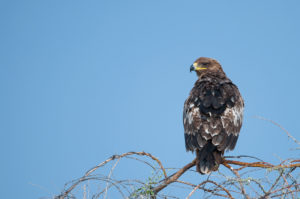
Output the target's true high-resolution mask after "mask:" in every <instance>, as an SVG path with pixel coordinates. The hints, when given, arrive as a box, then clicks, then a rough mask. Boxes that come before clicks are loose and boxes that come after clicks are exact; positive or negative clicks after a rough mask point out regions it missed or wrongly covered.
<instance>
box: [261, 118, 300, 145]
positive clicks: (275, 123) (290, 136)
mask: <svg viewBox="0 0 300 199" xmlns="http://www.w3.org/2000/svg"><path fill="white" fill-rule="evenodd" d="M255 117H256V118H258V119H260V120H265V121H268V122H271V123H272V124H274V125H276V126H278V127H279V128H281V129H282V130H283V131H284V132H285V133H286V134H287V136H288V137H289V138H291V139H292V140H293V141H294V142H295V143H296V144H298V145H300V142H299V141H298V140H297V139H296V138H294V137H293V136H292V135H291V134H290V133H289V132H288V131H287V130H286V129H285V128H283V127H282V126H281V125H280V124H278V123H277V122H274V121H273V120H270V119H267V118H264V117H262V116H255Z"/></svg>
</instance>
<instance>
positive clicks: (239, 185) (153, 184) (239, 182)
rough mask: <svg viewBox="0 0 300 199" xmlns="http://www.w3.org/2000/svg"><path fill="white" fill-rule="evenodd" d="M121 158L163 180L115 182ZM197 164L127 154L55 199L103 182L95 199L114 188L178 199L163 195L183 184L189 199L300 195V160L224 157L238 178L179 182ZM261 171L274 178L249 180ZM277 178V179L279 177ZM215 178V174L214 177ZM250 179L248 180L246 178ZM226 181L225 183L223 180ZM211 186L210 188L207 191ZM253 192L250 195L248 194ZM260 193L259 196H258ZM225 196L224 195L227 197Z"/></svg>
mask: <svg viewBox="0 0 300 199" xmlns="http://www.w3.org/2000/svg"><path fill="white" fill-rule="evenodd" d="M258 118H259V119H262V120H267V121H270V122H271V123H273V124H275V125H276V126H278V127H280V128H281V129H282V130H283V131H284V132H285V133H286V134H287V135H288V137H290V138H291V139H292V140H293V141H294V142H295V143H297V144H299V145H300V142H299V141H298V140H296V139H295V138H294V137H293V136H292V135H291V134H290V133H289V132H288V131H287V130H285V129H284V128H283V127H282V126H281V125H279V124H278V123H276V122H274V121H272V120H268V119H265V118H263V117H258ZM132 156H140V157H148V158H150V159H151V160H153V161H154V162H156V163H157V164H158V167H156V166H155V165H154V164H153V162H151V163H150V162H149V161H147V160H144V159H140V158H137V157H132ZM245 157H246V158H252V159H255V160H256V162H242V161H237V160H230V159H231V158H245ZM122 158H128V159H133V160H136V161H139V162H142V163H144V164H145V165H147V166H149V167H150V168H152V170H153V171H155V175H156V174H158V173H162V176H163V178H162V179H152V178H149V179H150V181H149V182H143V181H140V180H137V179H133V180H129V179H126V180H116V179H113V177H112V176H113V171H114V169H115V168H116V167H117V164H118V163H119V162H120V160H121V159H122ZM114 160H116V162H115V164H114V165H113V166H112V167H111V169H110V171H109V174H108V176H103V175H101V174H100V175H99V174H96V171H97V170H98V169H99V168H102V167H104V166H105V165H107V164H108V163H109V162H112V161H114ZM195 164H196V159H194V160H193V161H192V162H190V163H188V164H186V165H185V166H183V167H182V168H179V169H176V168H172V169H171V168H165V167H164V166H163V164H162V162H161V161H160V160H159V159H158V158H157V157H155V156H153V155H152V154H150V153H146V152H128V153H124V154H121V155H113V156H111V157H110V158H108V159H107V160H105V161H103V162H101V163H100V164H98V165H97V166H95V167H93V168H92V169H90V170H88V171H87V172H86V173H85V175H83V176H82V177H81V178H79V179H77V180H74V181H72V182H71V183H70V185H69V184H66V187H67V188H66V189H65V190H64V191H62V193H61V194H60V195H58V196H56V197H55V199H68V198H75V196H74V195H73V191H74V189H75V188H76V187H78V185H79V184H81V183H83V182H85V181H88V180H98V181H101V182H104V183H105V184H106V185H105V188H104V189H102V191H100V192H98V193H96V194H95V195H94V196H93V198H100V196H101V195H103V198H106V196H107V193H108V190H109V189H110V188H112V187H115V189H116V190H117V191H118V192H119V194H120V195H121V196H122V197H123V198H126V199H127V198H130V199H131V198H132V199H140V198H151V199H156V198H157V197H162V198H178V197H177V196H170V195H169V196H168V195H162V194H160V192H161V191H162V190H164V189H165V188H167V187H171V186H172V185H173V184H176V183H177V184H181V185H184V186H188V188H189V189H190V190H191V191H190V192H189V194H188V195H187V199H189V198H190V197H191V196H192V195H193V194H195V192H196V191H197V190H201V191H203V193H204V194H205V193H209V194H210V195H208V196H206V198H209V197H212V196H218V197H223V198H231V199H232V198H236V197H238V198H240V197H241V196H243V197H244V198H247V199H248V198H253V196H250V195H251V194H250V193H251V192H252V195H253V193H255V194H256V195H255V196H254V198H277V197H284V198H286V197H287V196H288V197H290V198H298V197H299V195H297V194H299V193H300V183H299V178H300V174H299V173H298V174H296V175H295V174H294V173H293V172H294V171H296V170H297V169H298V168H299V167H300V159H287V160H284V161H281V163H280V164H277V165H273V164H270V163H268V162H265V161H263V160H261V159H259V158H257V157H253V156H248V155H240V156H227V157H226V156H225V157H224V159H223V162H222V163H221V164H222V165H223V166H224V167H226V168H228V169H229V170H230V172H232V173H233V174H234V176H235V177H229V176H228V175H226V174H223V173H221V172H220V171H219V172H218V173H219V174H221V175H215V176H214V177H215V178H216V180H211V179H209V178H210V177H208V178H207V179H206V180H203V181H202V182H200V183H199V182H198V183H191V182H186V181H183V180H179V178H180V177H181V176H182V175H183V174H185V173H186V172H191V171H192V170H191V168H192V167H194V166H195ZM247 168H255V169H254V170H253V169H252V170H250V171H249V169H247ZM174 169H175V170H177V171H176V172H174V173H172V174H170V175H168V174H167V170H174ZM241 170H245V171H246V172H243V173H239V172H240V171H241ZM259 170H265V172H266V173H267V174H268V173H270V172H273V176H270V177H269V176H268V175H267V174H265V175H266V176H265V178H252V177H249V174H250V173H255V172H258V171H259ZM277 172H278V175H277V176H276V174H274V173H277ZM292 174H294V175H292ZM212 175H213V174H212ZM245 175H248V177H247V178H245V177H244V176H245ZM220 178H223V181H222V180H220ZM251 183H252V184H253V185H254V186H257V187H258V189H253V187H252V186H251ZM207 186H208V187H207ZM132 187H140V188H135V189H134V190H133V191H132ZM249 189H250V191H251V192H250V191H249ZM259 191H260V192H259ZM124 192H127V193H128V194H129V196H128V197H127V196H126V194H125V193H124ZM224 193H225V194H224Z"/></svg>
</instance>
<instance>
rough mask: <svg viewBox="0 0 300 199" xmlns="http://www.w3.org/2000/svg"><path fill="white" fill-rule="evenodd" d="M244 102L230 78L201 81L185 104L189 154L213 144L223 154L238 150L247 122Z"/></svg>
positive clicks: (185, 124)
mask: <svg viewBox="0 0 300 199" xmlns="http://www.w3.org/2000/svg"><path fill="white" fill-rule="evenodd" d="M243 109H244V103H243V99H242V97H241V95H240V93H239V90H238V88H237V87H236V86H235V85H234V84H233V83H232V82H231V81H230V80H229V79H228V78H225V79H220V78H218V77H207V78H203V79H199V80H198V81H197V82H196V83H195V86H194V88H193V89H192V91H191V92H190V96H189V97H188V99H187V100H186V101H185V104H184V111H183V123H184V129H185V144H186V149H187V150H188V151H194V150H195V149H201V148H203V147H204V146H205V144H207V142H209V141H210V142H211V143H212V144H213V145H214V146H216V147H217V149H218V150H219V151H224V150H232V149H233V148H234V147H235V144H236V141H237V138H238V135H239V131H240V129H241V126H242V120H243Z"/></svg>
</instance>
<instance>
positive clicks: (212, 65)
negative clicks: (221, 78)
mask: <svg viewBox="0 0 300 199" xmlns="http://www.w3.org/2000/svg"><path fill="white" fill-rule="evenodd" d="M192 71H196V73H197V76H198V77H201V76H203V75H204V74H206V73H223V74H225V73H224V71H223V69H222V67H221V64H220V63H219V62H218V61H217V60H215V59H212V58H208V57H200V58H198V59H197V60H196V61H195V62H194V63H193V64H192V65H191V67H190V72H192Z"/></svg>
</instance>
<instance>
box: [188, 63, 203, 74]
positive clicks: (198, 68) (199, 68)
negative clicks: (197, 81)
mask: <svg viewBox="0 0 300 199" xmlns="http://www.w3.org/2000/svg"><path fill="white" fill-rule="evenodd" d="M205 69H207V68H204V67H199V66H198V64H197V63H193V64H192V65H191V67H190V72H192V71H199V70H205Z"/></svg>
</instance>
